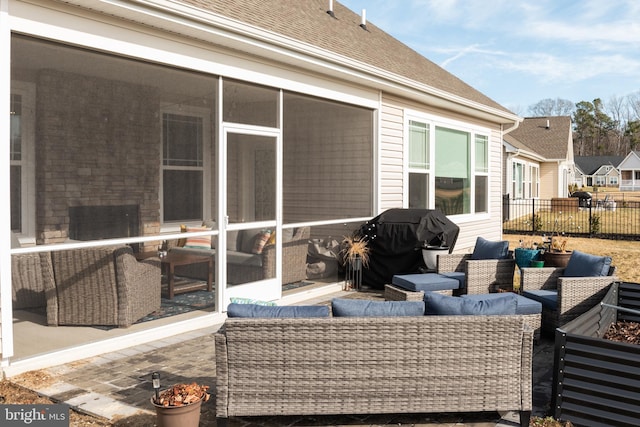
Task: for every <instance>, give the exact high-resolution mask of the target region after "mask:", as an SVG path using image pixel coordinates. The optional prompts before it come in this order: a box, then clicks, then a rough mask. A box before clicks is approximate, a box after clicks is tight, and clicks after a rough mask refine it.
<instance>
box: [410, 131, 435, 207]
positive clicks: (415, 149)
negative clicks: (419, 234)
mask: <svg viewBox="0 0 640 427" xmlns="http://www.w3.org/2000/svg"><path fill="white" fill-rule="evenodd" d="M429 169H430V165H429V125H428V124H426V123H420V122H416V121H413V120H410V121H409V207H410V208H422V209H426V208H428V206H429Z"/></svg>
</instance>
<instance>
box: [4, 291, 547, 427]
mask: <svg viewBox="0 0 640 427" xmlns="http://www.w3.org/2000/svg"><path fill="white" fill-rule="evenodd" d="M335 296H341V295H340V294H336V295H332V296H331V297H335ZM367 297H373V298H376V295H375V294H372V295H368V296H367ZM325 299H326V297H325ZM329 300H330V298H329ZM306 303H323V301H307V302H306ZM219 327H220V325H216V326H212V327H209V328H204V329H201V330H197V331H193V332H189V333H185V334H182V335H178V336H172V337H167V338H166V339H162V340H159V341H156V342H153V343H150V344H143V345H139V346H135V347H131V348H127V349H125V350H121V351H117V352H113V353H106V354H103V355H100V356H98V357H93V358H90V359H85V360H81V361H78V362H74V363H69V364H65V365H59V366H54V367H51V368H47V369H44V370H41V371H38V375H39V377H40V378H41V379H43V380H41V381H40V382H39V384H38V385H33V384H31V385H30V384H26V385H27V386H28V387H29V388H32V389H35V390H36V391H37V392H38V393H40V394H42V395H45V396H48V397H50V398H52V399H54V400H56V401H60V402H66V403H68V404H69V405H71V406H72V407H74V408H76V409H78V410H80V411H82V412H86V413H89V414H93V415H97V416H100V417H103V418H106V419H110V420H117V419H120V418H124V417H133V418H135V419H136V424H135V425H149V426H153V425H154V424H155V412H154V408H153V406H152V405H151V403H150V398H151V396H152V394H153V388H152V385H151V374H152V372H159V373H160V378H161V383H162V385H163V386H168V385H171V384H174V383H179V382H194V381H195V382H197V383H199V384H205V385H209V386H211V390H210V391H211V394H212V398H211V399H210V400H209V401H208V402H206V403H204V404H203V409H202V415H201V420H200V425H201V426H215V425H216V420H215V357H214V351H215V350H214V343H213V334H214V333H215V332H216V331H217V330H218V328H219ZM533 365H534V372H533V381H534V389H533V406H534V409H533V415H540V416H543V415H546V414H547V412H548V410H549V403H550V397H551V381H552V369H553V342H552V341H551V340H550V339H549V338H545V337H544V336H543V339H542V340H541V341H540V342H539V343H536V344H535V345H534V362H533ZM29 374H31V375H33V373H27V374H25V377H26V376H28V375H29ZM20 377H21V376H20V375H19V376H17V377H15V378H12V380H15V381H16V382H18V383H21V378H20ZM229 425H230V426H242V427H245V426H246V427H249V426H338V425H342V426H347V425H348V426H375V425H395V426H410V425H411V426H423V427H425V426H435V425H437V426H475V427H488V426H501V427H507V426H518V425H519V422H518V414H517V413H506V414H498V413H471V414H458V413H447V414H383V415H340V416H332V415H327V416H296V417H237V418H231V419H230V420H229Z"/></svg>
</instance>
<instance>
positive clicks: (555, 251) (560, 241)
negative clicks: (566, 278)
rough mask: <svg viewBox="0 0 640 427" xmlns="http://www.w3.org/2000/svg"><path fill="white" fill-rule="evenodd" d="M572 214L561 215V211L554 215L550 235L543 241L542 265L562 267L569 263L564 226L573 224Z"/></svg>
mask: <svg viewBox="0 0 640 427" xmlns="http://www.w3.org/2000/svg"><path fill="white" fill-rule="evenodd" d="M572 220H573V216H571V215H569V216H568V217H566V218H563V217H562V212H559V213H558V215H556V217H555V219H554V223H553V231H552V233H551V237H550V238H548V239H545V241H544V245H545V248H544V252H543V254H542V258H543V260H544V265H545V266H547V267H561V268H564V267H566V266H567V264H568V263H569V258H571V251H570V250H567V243H568V242H569V239H568V237H567V236H566V234H565V228H566V227H570V226H572V225H575V223H573V222H572Z"/></svg>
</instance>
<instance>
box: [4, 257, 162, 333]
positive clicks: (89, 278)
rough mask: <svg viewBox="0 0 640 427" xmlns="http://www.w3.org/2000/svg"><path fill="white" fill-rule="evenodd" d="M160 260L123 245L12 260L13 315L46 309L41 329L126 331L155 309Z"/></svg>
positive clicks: (157, 299) (158, 299)
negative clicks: (82, 327) (116, 328)
mask: <svg viewBox="0 0 640 427" xmlns="http://www.w3.org/2000/svg"><path fill="white" fill-rule="evenodd" d="M160 285H161V283H160V260H159V259H154V258H151V259H146V260H144V261H138V260H137V259H136V257H135V256H134V254H133V251H132V249H131V248H130V247H129V246H126V245H118V246H108V247H99V248H83V249H72V250H65V251H53V252H41V253H36V254H20V255H14V256H13V257H12V288H13V305H14V308H15V309H23V308H40V307H46V313H47V324H48V325H50V326H56V325H103V326H119V327H128V326H130V325H131V324H132V323H133V322H135V321H136V320H138V319H140V318H141V317H143V316H145V315H147V314H149V313H151V312H153V311H155V310H158V309H159V308H160Z"/></svg>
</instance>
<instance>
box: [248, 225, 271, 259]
mask: <svg viewBox="0 0 640 427" xmlns="http://www.w3.org/2000/svg"><path fill="white" fill-rule="evenodd" d="M270 236H271V230H261V231H260V233H258V235H257V236H256V240H255V242H254V244H253V249H251V253H252V254H256V255H260V254H261V253H262V249H264V246H265V245H266V244H267V241H268V240H269V237H270Z"/></svg>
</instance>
